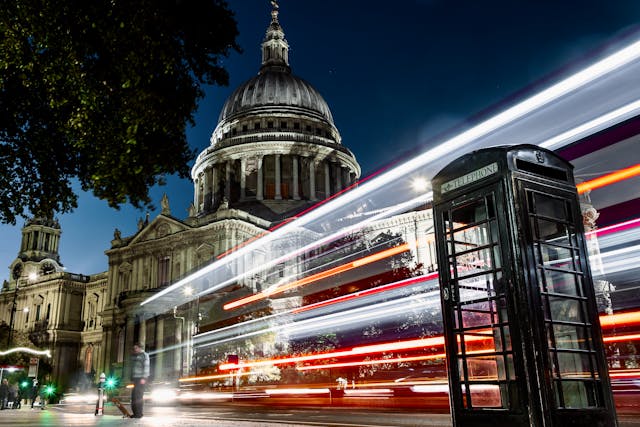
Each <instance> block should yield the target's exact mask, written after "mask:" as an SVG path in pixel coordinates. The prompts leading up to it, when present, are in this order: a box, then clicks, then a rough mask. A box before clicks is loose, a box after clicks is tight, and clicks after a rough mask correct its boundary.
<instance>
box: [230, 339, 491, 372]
mask: <svg viewBox="0 0 640 427" xmlns="http://www.w3.org/2000/svg"><path fill="white" fill-rule="evenodd" d="M478 339H485V338H478ZM442 345H444V336H442V335H439V336H437V337H430V338H420V339H415V340H408V341H398V342H392V343H383V344H372V345H365V346H360V347H353V348H352V349H350V350H340V351H331V352H327V353H317V354H307V355H304V356H293V357H283V358H281V359H265V360H255V361H250V362H241V363H239V364H235V363H223V364H221V365H220V366H219V367H218V369H220V370H223V371H224V370H228V369H242V368H250V367H254V366H264V365H284V364H287V363H297V362H309V361H312V360H322V359H329V358H333V357H349V356H362V355H367V354H374V353H381V352H384V351H397V350H409V349H416V348H423V347H434V346H442Z"/></svg>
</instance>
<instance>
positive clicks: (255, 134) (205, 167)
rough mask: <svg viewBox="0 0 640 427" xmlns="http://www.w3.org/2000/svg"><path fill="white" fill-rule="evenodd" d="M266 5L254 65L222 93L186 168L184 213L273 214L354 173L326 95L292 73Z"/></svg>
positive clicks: (334, 189)
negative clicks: (187, 209)
mask: <svg viewBox="0 0 640 427" xmlns="http://www.w3.org/2000/svg"><path fill="white" fill-rule="evenodd" d="M272 5H273V10H272V11H271V23H270V24H269V27H268V28H267V31H266V34H265V37H264V40H263V41H262V65H261V67H260V70H259V72H258V74H257V75H256V76H255V77H252V78H251V79H249V80H248V81H246V82H245V83H243V84H242V85H240V86H239V87H238V88H237V89H236V90H235V91H234V92H233V93H232V94H231V96H229V98H228V99H227V100H226V102H225V104H224V106H223V107H222V111H221V112H220V116H219V118H218V124H217V126H216V128H215V130H214V131H213V133H212V134H211V145H210V146H209V147H207V148H206V149H205V150H203V151H202V152H201V153H200V155H199V156H198V158H197V159H196V163H195V165H194V166H193V169H192V170H191V176H192V178H193V181H194V185H195V189H194V190H195V191H194V193H195V194H194V196H195V197H194V209H192V214H191V215H192V216H194V217H198V218H202V221H204V222H206V221H208V220H209V219H211V220H213V219H214V218H215V217H216V215H218V212H219V211H220V212H221V213H220V215H222V212H224V211H226V210H228V209H239V210H242V211H244V212H248V213H251V214H252V215H255V216H257V217H260V218H262V219H265V220H268V221H279V220H282V219H284V218H287V217H289V216H291V215H295V214H296V212H298V211H300V210H302V209H304V208H306V207H309V206H311V205H313V204H314V203H316V202H317V201H318V200H323V199H326V198H328V197H331V196H332V195H334V194H336V193H339V192H340V191H342V190H343V189H345V188H346V187H348V186H351V185H352V184H354V183H355V182H356V181H357V180H358V178H359V177H360V165H358V162H357V161H356V159H355V157H354V155H353V153H351V151H350V150H349V149H348V148H347V147H345V146H344V145H342V142H341V137H340V132H338V129H337V128H336V126H335V124H334V122H333V117H332V115H331V111H330V110H329V106H328V105H327V102H326V101H325V100H324V98H323V97H322V96H321V95H320V93H318V91H317V90H316V89H315V88H314V87H313V86H311V85H310V84H309V83H307V82H306V81H304V80H303V79H301V78H299V77H297V76H295V75H293V74H292V73H291V67H290V66H289V44H288V43H287V40H286V39H285V38H284V31H283V30H282V27H281V26H280V23H279V22H278V4H277V2H275V1H273V2H272Z"/></svg>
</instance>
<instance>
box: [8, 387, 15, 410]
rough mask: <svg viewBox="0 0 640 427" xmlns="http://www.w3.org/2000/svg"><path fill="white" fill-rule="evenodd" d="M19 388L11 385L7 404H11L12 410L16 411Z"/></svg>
mask: <svg viewBox="0 0 640 427" xmlns="http://www.w3.org/2000/svg"><path fill="white" fill-rule="evenodd" d="M17 399H18V387H17V386H16V385H15V384H9V396H8V398H7V402H8V403H9V407H10V408H11V409H16V406H17V405H18V402H17V401H16V400H17Z"/></svg>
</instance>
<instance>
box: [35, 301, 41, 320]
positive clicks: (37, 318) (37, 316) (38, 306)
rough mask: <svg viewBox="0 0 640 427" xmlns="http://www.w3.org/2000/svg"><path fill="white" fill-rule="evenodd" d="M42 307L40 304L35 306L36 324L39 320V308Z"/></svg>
mask: <svg viewBox="0 0 640 427" xmlns="http://www.w3.org/2000/svg"><path fill="white" fill-rule="evenodd" d="M41 307H42V306H41V305H40V304H38V305H36V322H37V321H38V320H40V308H41Z"/></svg>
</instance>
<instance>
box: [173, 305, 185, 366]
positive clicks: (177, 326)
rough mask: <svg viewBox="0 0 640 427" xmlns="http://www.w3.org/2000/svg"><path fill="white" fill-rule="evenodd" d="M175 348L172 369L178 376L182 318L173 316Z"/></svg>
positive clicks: (180, 355)
mask: <svg viewBox="0 0 640 427" xmlns="http://www.w3.org/2000/svg"><path fill="white" fill-rule="evenodd" d="M175 323H176V324H175V338H176V339H175V343H176V345H175V350H174V353H173V370H174V371H175V372H176V373H177V375H178V376H182V324H183V323H184V318H181V317H176V318H175Z"/></svg>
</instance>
